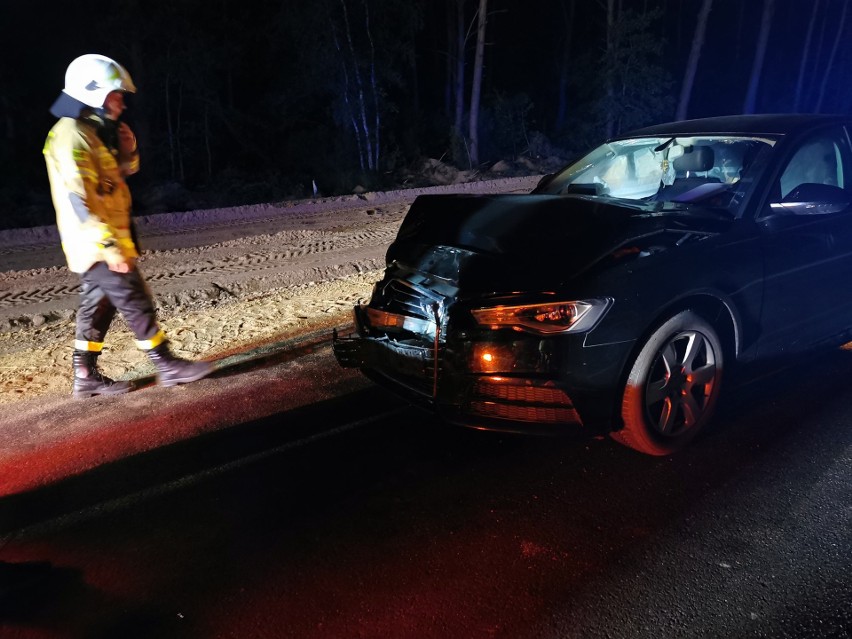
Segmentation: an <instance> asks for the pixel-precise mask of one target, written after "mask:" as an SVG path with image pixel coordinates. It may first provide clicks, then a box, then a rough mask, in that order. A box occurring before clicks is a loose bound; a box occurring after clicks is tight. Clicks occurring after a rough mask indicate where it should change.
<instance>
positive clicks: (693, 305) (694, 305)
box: [612, 292, 742, 431]
mask: <svg viewBox="0 0 852 639" xmlns="http://www.w3.org/2000/svg"><path fill="white" fill-rule="evenodd" d="M683 311H693V312H695V313H697V314H698V315H700V316H701V317H702V318H703V319H704V320H705V321H707V322H708V323H709V324H710V325H711V326H712V327H713V328H714V329H715V331H716V334H717V336H718V337H719V340H720V341H721V342H722V349H723V350H722V357H723V361H724V362H735V361H736V360H737V358H738V357H739V354H740V350H741V346H742V324H741V322H740V318H739V314H738V313H737V310H736V307H735V306H734V305H733V304H732V303H731V302H730V300H728V299H727V298H726V297H725V296H724V295H720V294H717V293H710V292H705V293H695V294H691V295H687V296H684V297H682V298H679V299H677V300H674V301H673V302H672V303H670V304H668V305H666V306H665V307H663V308H662V309H660V311H659V312H658V313H657V314H656V315H655V316H654V318H653V319H652V320H651V321H650V322H649V323H648V325H647V326H646V327H645V329H644V330H643V331H642V333H641V335H640V336H639V338H638V339H637V340H636V342H635V343H634V345H633V348H632V349H631V351H630V355H629V356H628V357H627V360H626V361H625V363H624V369H623V370H622V371H621V375H620V377H619V383H618V392H617V393H616V394H615V401H616V405H615V406H614V407H613V408H614V409H615V410H613V416H614V423H613V427H612V430H613V431H617V430H620V429H621V428H622V427H623V426H624V424H623V423H622V421H621V413H620V410H618V407H619V406H620V403H621V398H622V396H623V394H624V387H625V385H626V384H627V378H628V376H629V375H630V370H631V369H632V367H633V363H634V362H635V361H636V358H637V357H638V356H639V352H640V351H641V350H642V348H643V346H644V345H645V343H646V342H647V341H648V339H649V338H650V337H651V335H652V334H653V333H654V332H655V331H656V330H657V329H658V328H659V327H660V326H662V325H663V324H664V323H665V322H666V321H668V320H669V319H670V318H671V317H674V316H675V315H677V314H678V313H681V312H683Z"/></svg>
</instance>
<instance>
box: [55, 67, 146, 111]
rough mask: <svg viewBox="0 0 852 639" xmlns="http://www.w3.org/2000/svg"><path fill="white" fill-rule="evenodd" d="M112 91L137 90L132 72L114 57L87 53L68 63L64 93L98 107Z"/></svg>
mask: <svg viewBox="0 0 852 639" xmlns="http://www.w3.org/2000/svg"><path fill="white" fill-rule="evenodd" d="M113 91H126V92H127V93H136V86H135V85H134V84H133V80H132V79H131V78H130V74H129V73H128V72H127V69H125V68H124V67H123V66H121V65H120V64H119V63H118V62H116V61H115V60H113V59H112V58H107V57H106V56H103V55H98V54H97V53H87V54H86V55H81V56H80V57H79V58H77V59H76V60H74V61H73V62H71V64H69V65H68V70H67V71H66V72H65V88H64V89H62V92H63V93H65V94H67V95H69V96H71V97H72V98H74V99H75V100H78V101H80V102H82V103H83V104H85V105H87V106H90V107H92V108H95V109H99V108H101V107H102V106H103V105H104V101H105V100H106V97H107V95H108V94H110V93H112V92H113Z"/></svg>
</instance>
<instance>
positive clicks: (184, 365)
mask: <svg viewBox="0 0 852 639" xmlns="http://www.w3.org/2000/svg"><path fill="white" fill-rule="evenodd" d="M146 353H147V354H148V357H149V358H151V361H152V362H153V363H154V366H155V367H156V368H157V382H158V383H159V384H160V386H176V385H177V384H188V383H189V382H194V381H196V380H199V379H201V378H202V377H207V376H208V375H209V374H210V373H212V372H213V365H212V364H210V362H191V361H189V360H185V359H181V358H180V357H175V356H174V355H173V354H172V352H171V351H170V350H169V344H168V342H163V343H162V344H160V345H159V346H157V347H155V348H152V349H151V350H149V351H146Z"/></svg>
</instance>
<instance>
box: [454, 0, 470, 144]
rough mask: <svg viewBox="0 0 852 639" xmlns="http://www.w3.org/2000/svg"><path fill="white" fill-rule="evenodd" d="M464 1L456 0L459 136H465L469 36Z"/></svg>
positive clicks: (456, 129) (456, 121) (456, 116)
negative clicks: (463, 126)
mask: <svg viewBox="0 0 852 639" xmlns="http://www.w3.org/2000/svg"><path fill="white" fill-rule="evenodd" d="M464 2H465V0H455V5H456V6H455V10H456V23H455V24H456V33H455V39H456V44H455V54H456V59H455V62H456V73H455V86H454V88H453V105H454V107H455V113H454V114H453V132H454V133H455V134H456V136H457V137H458V138H462V137H463V133H462V121H463V120H464V67H465V64H464V58H465V49H466V48H467V47H466V46H465V45H466V43H467V37H466V35H465V28H464Z"/></svg>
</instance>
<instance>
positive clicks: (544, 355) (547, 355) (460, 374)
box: [333, 305, 583, 432]
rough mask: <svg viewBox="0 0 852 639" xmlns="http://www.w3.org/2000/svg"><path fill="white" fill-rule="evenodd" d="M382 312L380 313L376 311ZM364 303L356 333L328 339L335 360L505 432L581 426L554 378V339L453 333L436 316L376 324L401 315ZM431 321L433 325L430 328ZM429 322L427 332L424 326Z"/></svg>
mask: <svg viewBox="0 0 852 639" xmlns="http://www.w3.org/2000/svg"><path fill="white" fill-rule="evenodd" d="M379 314H381V315H379ZM389 315H393V314H389V313H386V312H384V311H377V310H376V309H372V308H370V307H368V306H366V305H359V306H356V307H355V309H354V317H355V332H354V333H352V334H351V335H348V336H341V335H338V334H337V332H336V331H335V334H334V339H333V349H334V355H335V357H336V358H337V361H338V362H339V363H340V365H341V366H344V367H348V368H359V369H361V371H362V372H363V373H364V374H365V375H366V376H367V377H369V378H370V379H372V380H373V381H375V382H376V383H378V384H380V385H382V386H385V387H387V388H389V389H390V390H392V391H395V392H396V393H397V394H399V395H402V396H403V397H405V398H407V399H408V400H409V401H412V402H414V403H416V404H419V405H421V406H424V407H427V408H429V409H431V410H433V411H435V412H436V413H438V414H439V416H440V417H441V418H443V419H445V420H446V421H449V422H453V423H457V424H461V425H465V426H471V427H474V428H483V429H488V430H501V431H511V432H530V431H535V430H541V431H544V432H552V431H553V429H554V427H557V428H558V427H562V426H572V425H573V426H582V425H583V419H581V417H580V414H579V412H578V410H577V409H576V407H575V405H574V402H573V401H572V399H571V397H570V396H569V394H568V392H567V390H566V388H565V386H564V384H562V383H560V381H559V379H558V370H559V356H558V354H557V353H554V352H553V351H552V344H553V342H552V341H546V340H544V341H542V340H532V339H524V338H523V336H518V337H511V338H510V339H502V340H499V341H494V340H487V339H481V338H480V339H478V340H476V339H469V338H466V339H453V338H452V336H449V337H447V336H441V335H440V328H439V327H440V322H435V323H433V324H431V326H430V327H425V326H423V327H419V328H421V329H423V331H422V333H424V334H428V333H430V332H431V335H433V336H434V339H432V340H431V341H430V340H428V339H425V338H424V336H423V334H421V335H419V336H418V335H415V334H414V333H411V332H410V331H405V330H399V331H398V332H396V333H395V334H394V333H393V332H388V331H385V330H377V328H376V325H375V324H374V323H373V322H374V321H378V322H380V323H381V326H382V329H384V328H386V327H387V326H388V325H394V324H399V328H400V329H402V328H403V326H402V324H403V323H404V322H406V321H409V320H410V321H418V322H424V321H426V322H428V320H420V319H416V320H415V319H411V318H403V317H402V316H396V317H389ZM436 327H438V328H437V330H436ZM428 328H431V329H432V330H431V331H428V330H427V329H428Z"/></svg>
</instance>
